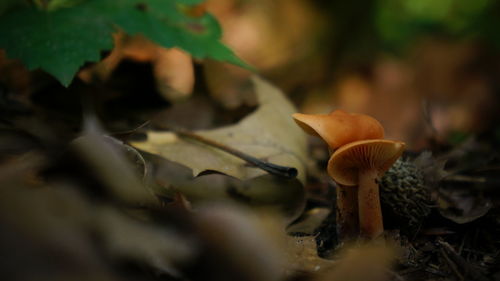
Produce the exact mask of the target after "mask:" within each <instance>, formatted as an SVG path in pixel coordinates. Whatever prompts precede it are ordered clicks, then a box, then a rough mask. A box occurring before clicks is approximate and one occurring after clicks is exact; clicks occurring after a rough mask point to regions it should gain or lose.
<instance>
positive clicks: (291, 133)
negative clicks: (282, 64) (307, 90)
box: [132, 77, 307, 183]
mask: <svg viewBox="0 0 500 281" xmlns="http://www.w3.org/2000/svg"><path fill="white" fill-rule="evenodd" d="M252 81H253V84H254V87H255V91H256V94H257V97H258V100H259V103H260V106H259V108H258V109H257V110H256V111H255V112H254V113H252V114H250V115H249V116H247V117H246V118H244V119H243V120H241V121H240V122H239V123H238V124H235V125H232V126H227V127H223V128H219V129H215V130H209V131H197V132H196V133H197V134H199V135H201V136H203V137H205V138H209V139H212V140H215V141H217V142H220V143H222V144H224V145H227V146H229V147H232V148H234V149H237V150H240V151H242V152H244V153H247V154H249V155H251V156H254V157H257V158H260V159H263V160H266V161H269V162H271V163H274V164H278V165H283V166H290V167H294V168H296V169H297V171H298V176H297V178H298V179H299V180H300V181H301V182H302V183H304V182H305V164H304V163H305V160H306V157H307V156H306V148H307V142H306V136H305V134H304V133H303V132H302V131H301V130H300V128H298V127H297V126H296V125H295V123H294V122H293V120H292V118H291V117H290V115H291V114H292V113H294V112H296V109H295V107H294V106H293V105H292V104H291V103H290V101H288V100H287V98H286V97H285V96H284V95H283V94H282V92H281V91H280V90H278V89H277V88H275V87H274V86H272V85H270V84H269V83H267V82H265V81H264V80H262V79H261V78H259V77H253V78H252ZM147 137H148V138H147V141H144V142H133V143H132V145H133V146H135V147H136V148H138V149H141V150H144V151H147V152H149V153H154V154H159V155H161V156H162V157H164V158H167V159H169V160H171V161H174V162H177V163H180V164H182V165H185V166H187V167H189V168H191V169H192V170H193V174H194V175H195V176H197V175H199V174H200V173H201V172H203V171H217V172H220V173H223V174H226V175H229V176H233V177H236V178H238V179H242V180H245V179H250V178H254V177H257V176H259V175H263V174H265V172H264V171H262V170H260V169H257V168H255V167H249V166H248V165H247V164H246V163H245V162H244V161H243V160H241V159H239V158H237V157H234V156H232V155H230V154H227V153H226V152H223V151H220V150H218V149H215V148H212V147H209V146H207V145H204V144H201V143H198V142H194V141H190V140H185V139H182V138H179V137H177V136H176V135H175V134H173V133H171V132H154V131H149V132H148V133H147Z"/></svg>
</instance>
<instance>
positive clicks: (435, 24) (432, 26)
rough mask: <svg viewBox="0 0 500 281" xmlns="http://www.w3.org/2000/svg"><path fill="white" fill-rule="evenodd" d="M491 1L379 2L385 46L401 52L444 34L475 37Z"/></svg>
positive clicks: (385, 0) (386, 0)
mask: <svg viewBox="0 0 500 281" xmlns="http://www.w3.org/2000/svg"><path fill="white" fill-rule="evenodd" d="M493 2H494V1H491V0H477V1H469V0H441V1H434V0H419V1H401V0H378V1H377V4H378V7H377V9H376V11H375V14H376V26H377V29H378V33H379V35H380V36H381V39H382V41H383V42H384V43H385V45H386V46H387V47H389V48H391V49H394V50H397V49H400V48H401V47H405V46H407V45H409V44H411V43H412V41H413V40H414V39H417V38H418V37H419V36H420V35H423V34H429V33H441V34H447V35H452V36H471V35H472V36H474V35H476V34H474V33H475V30H477V28H478V27H477V26H475V23H476V22H477V21H478V20H479V19H481V17H483V16H484V13H485V12H486V11H487V10H488V9H489V7H490V6H491V5H492V3H493Z"/></svg>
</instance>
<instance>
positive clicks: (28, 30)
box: [0, 0, 251, 86]
mask: <svg viewBox="0 0 500 281" xmlns="http://www.w3.org/2000/svg"><path fill="white" fill-rule="evenodd" d="M198 2H200V1H199V0H86V1H83V2H81V3H80V2H79V1H73V0H65V1H60V0H57V1H54V2H51V3H53V4H52V6H51V7H52V8H50V7H49V8H50V9H49V11H41V10H39V9H35V8H33V7H31V8H24V9H18V10H14V11H12V12H9V13H7V14H5V15H3V16H2V17H0V34H2V36H0V48H3V49H5V50H6V52H7V55H8V56H9V57H12V58H18V59H21V60H22V61H23V62H24V63H25V64H26V65H27V67H28V68H29V69H36V68H41V69H43V70H45V71H47V72H49V73H50V74H52V75H54V76H55V77H56V78H57V79H58V80H59V81H60V82H61V83H62V84H63V85H65V86H68V85H69V84H70V82H71V80H72V79H73V77H74V75H75V73H76V72H77V71H78V69H79V68H80V67H81V66H82V65H83V64H84V63H85V62H87V61H90V62H95V61H98V60H99V59H100V52H101V51H103V50H107V49H110V48H111V47H112V37H111V34H112V33H113V32H115V31H116V28H120V29H123V30H124V31H125V32H127V33H129V34H143V35H145V36H146V37H148V38H149V39H150V40H152V41H154V42H156V43H157V44H159V45H161V46H163V47H167V48H171V47H178V48H181V49H183V50H185V51H187V52H188V53H190V54H191V55H193V56H194V57H196V58H212V59H215V60H220V61H226V62H229V63H233V64H236V65H239V66H242V67H245V68H249V69H251V67H250V66H248V65H247V64H245V63H244V62H243V61H241V60H240V59H239V58H238V57H236V56H235V55H234V54H233V52H232V51H231V50H230V49H229V48H227V47H226V46H225V45H224V44H222V43H221V42H220V38H221V33H222V32H221V29H220V26H219V24H218V23H217V21H216V19H215V18H214V17H213V16H212V15H209V14H205V15H203V16H201V17H197V18H193V17H190V16H189V15H187V14H185V13H183V9H182V8H183V7H184V8H185V7H186V5H187V4H196V3H198ZM75 3H79V4H78V5H76V4H75ZM66 5H70V6H71V7H67V8H66Z"/></svg>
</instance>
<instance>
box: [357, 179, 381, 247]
mask: <svg viewBox="0 0 500 281" xmlns="http://www.w3.org/2000/svg"><path fill="white" fill-rule="evenodd" d="M358 177H359V178H358V179H359V188H358V204H359V205H358V208H359V226H360V234H361V236H362V237H365V238H368V239H373V238H376V237H377V236H379V235H380V234H382V232H384V224H383V221H382V209H381V207H380V196H379V187H378V183H377V178H378V172H377V170H376V169H368V170H360V171H359V174H358Z"/></svg>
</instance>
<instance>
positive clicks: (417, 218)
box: [379, 159, 431, 228]
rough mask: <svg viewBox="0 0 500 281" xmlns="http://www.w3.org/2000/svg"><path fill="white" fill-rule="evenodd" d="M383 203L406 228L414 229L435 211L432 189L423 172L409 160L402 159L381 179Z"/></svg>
mask: <svg viewBox="0 0 500 281" xmlns="http://www.w3.org/2000/svg"><path fill="white" fill-rule="evenodd" d="M379 184H380V187H381V188H380V197H381V203H382V205H383V206H384V207H385V208H384V209H388V210H389V211H390V212H391V213H392V215H394V216H395V217H397V218H398V219H399V220H400V222H401V223H405V224H407V225H402V228H404V227H405V226H407V227H408V228H414V227H416V226H418V225H420V223H421V222H422V220H423V219H424V218H425V217H426V216H428V215H429V213H430V212H431V207H430V206H431V198H430V190H429V189H428V188H427V187H426V186H425V182H424V175H423V172H422V171H421V169H420V168H419V167H417V165H415V163H414V162H412V161H411V160H409V159H399V160H398V161H396V163H394V165H393V166H392V167H391V169H389V170H388V171H387V172H386V173H385V175H384V176H383V177H382V179H381V180H380V183H379Z"/></svg>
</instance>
